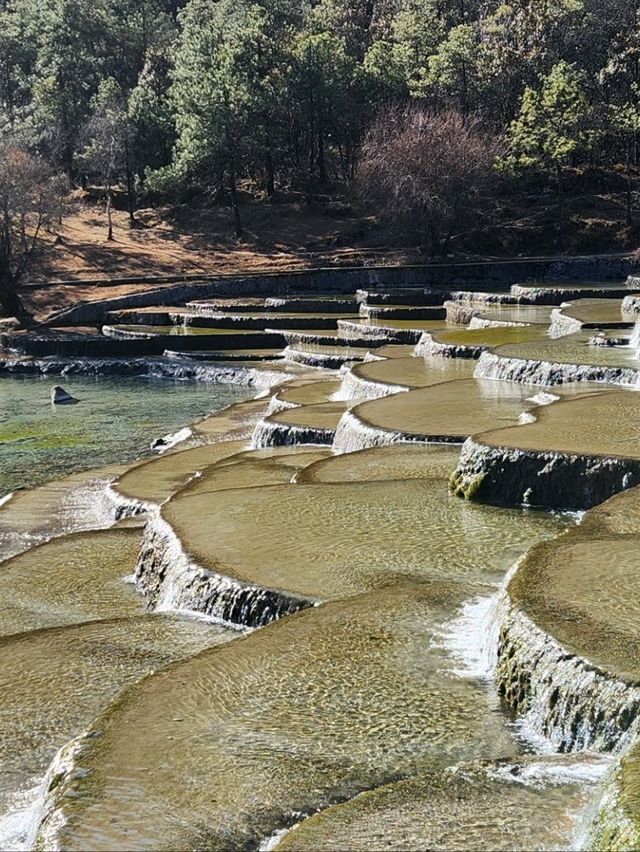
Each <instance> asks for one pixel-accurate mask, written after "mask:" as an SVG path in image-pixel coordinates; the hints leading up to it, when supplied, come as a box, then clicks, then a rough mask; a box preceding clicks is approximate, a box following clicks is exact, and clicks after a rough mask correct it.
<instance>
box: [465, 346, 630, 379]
mask: <svg viewBox="0 0 640 852" xmlns="http://www.w3.org/2000/svg"><path fill="white" fill-rule="evenodd" d="M474 376H475V378H476V379H492V380H494V381H504V382H519V383H520V384H526V385H562V384H567V383H569V382H604V383H608V384H614V385H620V386H621V387H636V386H637V385H638V384H639V383H640V369H637V368H635V367H604V366H598V365H595V364H569V363H566V364H565V363H554V362H553V361H537V360H533V359H525V358H511V357H506V356H503V355H500V354H498V353H495V352H489V351H487V352H483V353H482V354H481V355H480V359H479V361H478V364H477V366H476V369H475V371H474Z"/></svg>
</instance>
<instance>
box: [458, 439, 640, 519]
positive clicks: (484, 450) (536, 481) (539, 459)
mask: <svg viewBox="0 0 640 852" xmlns="http://www.w3.org/2000/svg"><path fill="white" fill-rule="evenodd" d="M638 483H640V460H636V459H629V458H605V457H602V456H596V455H586V454H585V455H575V454H569V453H563V452H557V451H536V450H527V449H520V448H517V447H500V446H491V445H489V444H483V443H481V439H480V438H468V439H467V440H466V441H465V443H464V445H463V447H462V452H461V454H460V460H459V462H458V467H457V468H456V470H455V471H454V472H453V474H452V475H451V483H450V484H451V489H452V491H453V492H454V494H456V495H457V496H459V497H464V498H465V499H467V500H471V499H476V500H482V501H485V502H489V503H499V504H502V505H507V506H523V505H524V506H541V507H544V508H547V509H563V510H564V509H589V508H591V507H592V506H595V505H596V504H597V503H602V501H603V500H606V499H608V498H609V497H611V496H613V495H614V494H617V493H618V492H619V491H623V490H624V489H626V488H631V487H632V486H633V485H637V484H638Z"/></svg>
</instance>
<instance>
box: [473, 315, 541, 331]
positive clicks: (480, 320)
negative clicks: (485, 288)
mask: <svg viewBox="0 0 640 852" xmlns="http://www.w3.org/2000/svg"><path fill="white" fill-rule="evenodd" d="M530 325H531V323H530V322H516V321H515V320H501V319H489V318H487V317H481V316H474V317H472V318H471V321H470V322H469V329H470V330H473V329H478V328H523V327H527V326H530Z"/></svg>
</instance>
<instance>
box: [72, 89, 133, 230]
mask: <svg viewBox="0 0 640 852" xmlns="http://www.w3.org/2000/svg"><path fill="white" fill-rule="evenodd" d="M93 105H94V109H95V113H94V115H93V116H92V117H91V118H90V119H89V121H88V122H87V124H86V126H85V128H84V131H83V134H82V135H83V137H84V139H85V143H86V144H85V147H84V150H83V151H82V153H81V155H80V160H81V162H83V164H84V166H85V168H87V169H88V170H89V171H90V172H91V173H92V174H93V175H94V176H95V177H97V178H98V179H99V180H100V182H101V183H102V185H103V187H104V192H105V195H106V197H107V209H106V213H107V240H109V241H111V240H113V222H112V212H113V188H114V185H115V184H116V183H117V182H118V179H119V177H120V176H121V175H123V174H125V173H126V175H127V188H128V198H129V218H130V221H131V222H132V223H133V222H134V215H133V206H132V187H131V170H130V168H129V145H130V143H129V127H128V120H127V115H126V110H125V105H124V101H123V99H122V95H121V94H120V91H119V88H118V87H117V86H116V84H115V83H114V81H113V80H111V79H109V80H107V81H106V82H105V85H104V86H103V87H102V89H101V91H100V92H99V93H98V95H97V96H96V98H94V101H93Z"/></svg>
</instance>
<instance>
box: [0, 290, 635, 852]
mask: <svg viewBox="0 0 640 852" xmlns="http://www.w3.org/2000/svg"><path fill="white" fill-rule="evenodd" d="M629 292H630V293H632V292H633V291H632V290H629ZM567 293H570V294H571V297H572V298H573V299H575V300H576V301H575V302H574V303H573V305H569V306H567V307H566V308H565V307H563V308H561V309H559V310H561V311H562V312H563V314H566V316H567V317H568V322H569V323H571V322H577V323H580V322H582V323H583V324H584V323H586V324H587V325H588V327H589V329H590V330H589V331H588V332H587V331H580V332H577V333H575V334H569V335H565V336H562V337H559V338H557V339H556V338H554V337H551V336H550V335H549V334H548V332H549V331H550V329H551V325H552V324H553V323H555V331H557V330H558V328H559V326H558V323H560V325H562V323H563V322H564V318H561V319H560V320H558V314H557V313H556V311H557V310H558V308H557V305H558V304H559V300H561V296H563V295H567ZM624 293H625V288H624V285H623V284H617V285H610V284H595V283H589V284H586V285H580V284H569V285H562V284H557V285H554V284H553V283H552V284H550V285H548V286H547V285H545V284H538V283H537V284H535V286H530V287H520V288H518V287H514V288H513V290H512V291H511V292H510V293H499V292H496V293H485V294H479V295H476V296H475V302H474V298H472V297H473V294H468V293H465V292H458V293H454V294H452V293H450V292H449V291H445V290H443V291H442V294H441V297H440V298H439V297H438V293H437V292H434V290H433V289H432V290H429V291H426V290H424V291H421V290H420V289H419V288H415V289H413V290H402V289H397V290H393V291H391V290H389V291H385V290H383V289H381V288H378V289H377V290H372V291H359V292H358V293H357V294H355V293H354V294H348V295H347V296H344V295H342V296H341V295H336V296H331V295H329V294H327V295H322V296H318V295H317V294H313V295H308V296H305V295H304V294H299V295H298V296H296V297H289V296H285V297H278V298H277V299H267V300H265V299H259V298H257V297H256V298H245V299H236V300H229V299H226V300H225V299H222V300H216V299H207V300H206V301H198V300H195V301H193V302H192V303H189V304H187V305H183V306H180V305H176V306H175V307H174V308H171V309H166V308H162V307H159V308H157V309H153V308H148V309H142V310H140V311H138V312H136V311H135V309H134V310H127V311H125V312H119V313H117V312H116V315H114V316H113V317H108V316H105V323H106V324H107V325H108V321H113V322H116V326H117V329H118V333H120V331H121V330H123V340H122V346H123V352H122V353H117V352H115V350H110V352H111V354H110V355H109V357H106V358H105V357H103V354H102V350H100V351H99V352H98V351H96V354H95V355H94V356H93V357H91V355H87V354H86V352H85V349H86V347H87V346H89V347H90V346H91V342H89V343H87V340H86V339H85V340H84V341H83V342H82V347H83V348H82V349H81V351H80V350H79V351H78V352H77V353H73V351H72V350H73V347H74V345H75V344H74V337H73V330H72V329H70V330H67V331H62V332H56V333H55V335H54V337H55V348H54V343H53V338H52V351H51V354H50V356H47V354H46V353H45V354H44V355H43V352H42V347H43V346H45V347H46V334H43V333H39V337H38V342H37V344H34V347H35V348H34V352H33V353H31V354H33V355H36V354H37V357H30V354H29V349H30V347H31V345H32V344H31V342H30V337H29V332H27V333H22V334H21V333H18V335H17V336H11V338H10V342H11V343H12V344H15V345H14V346H12V348H13V349H15V350H16V351H17V352H18V354H16V351H14V352H12V353H10V354H7V357H6V358H5V359H4V360H0V370H1V371H2V372H0V400H1V401H2V403H3V404H2V407H1V408H0V483H1V485H0V494H2V493H5V494H7V495H8V497H7V498H5V499H4V500H3V501H2V502H0V560H2V564H1V566H0V682H1V683H2V695H3V700H2V710H1V713H0V718H1V719H2V725H1V726H0V745H1V746H2V748H0V767H1V768H2V770H3V771H2V773H1V775H0V779H1V780H0V848H2V849H11V850H13V849H17V850H24V849H31V848H35V849H67V850H85V849H92V850H130V849H131V850H136V849H140V850H142V849H144V850H152V849H156V850H172V851H173V850H176V852H178V850H179V852H182V850H199V849H211V850H214V849H219V850H228V849H264V850H267V849H281V850H298V849H299V850H314V852H315V850H338V849H340V850H354V852H355V850H360V849H363V848H371V849H372V850H378V849H380V850H381V849H385V850H386V849H397V850H404V849H414V850H423V849H442V850H453V849H459V848H465V849H470V850H493V849H504V850H509V849H540V850H543V849H544V850H550V849H557V850H565V849H581V848H584V849H592V848H594V849H596V848H597V849H633V848H637V846H638V845H639V844H640V805H639V804H638V802H639V801H640V798H639V797H638V796H637V789H638V785H640V770H639V769H638V767H639V766H640V761H639V760H638V758H637V754H638V749H640V744H639V743H638V733H639V728H640V688H639V687H638V682H639V681H640V673H638V671H637V669H638V659H639V658H640V646H639V643H640V620H639V619H638V612H637V599H638V595H637V591H638V590H637V585H638V584H637V581H636V579H635V572H634V566H635V554H636V553H637V547H638V544H639V543H640V538H639V536H640V508H639V507H640V461H638V441H637V438H638V435H639V434H640V433H639V431H638V430H639V429H640V426H638V423H640V396H638V395H637V392H636V390H635V388H636V386H637V385H638V381H637V377H638V375H640V373H638V370H639V369H640V367H639V366H638V365H640V362H639V361H638V360H637V357H636V355H637V353H636V350H635V348H634V347H633V346H632V345H631V344H630V343H629V339H630V337H631V333H630V332H629V335H628V336H627V337H621V338H620V339H618V338H614V337H611V338H610V339H609V340H607V344H608V345H606V346H604V345H594V343H593V340H592V338H593V335H594V333H595V334H597V333H598V330H599V329H609V331H607V334H609V335H611V334H613V332H611V330H610V329H611V324H612V322H613V323H615V322H616V318H617V316H618V314H619V313H620V311H621V298H622V295H623V294H624ZM451 298H453V299H454V304H455V303H456V301H455V300H457V303H458V304H460V305H463V306H467V307H468V306H471V307H473V310H471V311H467V312H466V314H465V311H460V312H459V316H460V317H463V316H466V318H467V321H468V322H470V323H471V324H472V325H473V326H474V327H472V328H466V327H463V326H457V327H456V326H455V325H452V324H451V322H450V321H449V322H448V321H446V320H445V319H443V315H444V313H445V311H447V310H449V309H448V308H445V307H444V303H445V302H448V304H449V300H450V299H451ZM501 300H503V302H504V303H501ZM519 300H521V301H519ZM585 300H586V301H585ZM628 304H629V305H631V307H630V308H629V310H632V307H633V300H631V301H630V302H628ZM476 308H477V310H476ZM357 310H359V312H360V315H359V317H356V312H357ZM167 312H169V313H171V312H173V314H175V315H176V316H179V317H180V322H181V323H184V325H182V324H181V325H179V326H175V325H166V326H163V325H162V324H161V325H150V324H149V325H148V323H149V322H158V321H160V320H163V317H164V315H165V314H167ZM552 312H553V313H552ZM452 313H454V314H455V311H452ZM631 316H632V315H631ZM151 317H153V319H150V318H151ZM430 317H433V319H430ZM632 319H633V316H632ZM274 321H275V322H276V323H279V322H283V323H284V324H285V325H286V324H290V325H291V328H289V329H287V328H284V330H283V331H282V334H281V337H282V339H284V341H285V342H286V343H287V346H286V347H285V348H284V349H283V350H281V351H280V350H277V349H276V348H272V349H264V348H260V346H257V348H255V349H251V348H248V347H246V346H245V345H244V344H243V343H238V341H239V340H241V338H242V336H243V335H244V336H246V335H247V334H249V333H250V334H254V335H256V336H259V335H261V334H262V333H263V332H264V336H265V338H267V337H268V335H267V331H268V329H269V327H270V323H271V324H273V322H274ZM625 321H626V318H625ZM217 322H219V323H220V329H218V328H213V329H212V328H211V324H212V323H213V324H214V325H215V324H216V323H217ZM500 322H520V323H527V324H526V325H519V326H509V325H507V326H504V325H503V326H499V327H495V326H498V325H499V323H500ZM234 323H237V326H238V329H239V330H238V331H235V330H234V328H233V325H234ZM248 326H250V327H251V331H250V332H249V331H247V330H246V329H247V327H248ZM478 326H479V327H478ZM563 328H564V330H565V331H566V326H563ZM172 329H173V331H172ZM109 333H111V332H109V331H107V334H109ZM554 333H555V332H554ZM165 334H166V335H167V337H168V336H169V335H173V336H174V337H181V338H182V342H183V343H184V345H185V347H186V348H185V351H184V352H181V355H180V357H176V354H175V353H171V354H169V355H167V356H164V357H162V356H160V357H159V356H158V339H159V338H162V337H163V336H164V335H165ZM65 335H66V337H65ZM206 335H209V337H210V341H211V342H210V343H207V347H209V348H208V349H206V350H204V351H203V350H202V343H201V342H199V340H200V341H201V339H202V338H203V336H206ZM234 335H236V337H237V340H234ZM61 337H63V338H64V339H65V340H66V342H65V344H64V345H65V347H67V349H68V350H69V355H68V356H64V357H63V356H60V354H59V352H60V346H59V340H60V338H61ZM216 339H217V340H218V341H219V343H216ZM132 340H133V341H134V344H135V349H134V350H129V349H126V347H127V346H129V345H130V344H131V341H132ZM190 340H193V341H194V343H193V346H194V349H195V350H197V355H196V354H195V352H194V353H192V354H194V355H195V357H192V358H189V357H188V356H189V354H190V348H189V347H190ZM111 342H112V343H113V344H114V345H116V343H115V342H114V341H113V338H111ZM147 343H148V346H149V350H148V355H153V357H152V358H151V359H149V358H148V357H146V356H145V348H144V347H145V346H146V345H147ZM78 346H80V343H78ZM36 349H37V353H36V351H35V350H36ZM125 349H126V351H125ZM20 351H23V352H25V353H27V354H24V355H20V354H19V352H20ZM131 352H133V353H134V354H133V356H132V355H131ZM114 353H115V354H114ZM238 353H241V357H240V356H239V354H238ZM60 374H62V375H60ZM150 376H154V377H155V378H150ZM160 377H162V378H160ZM54 383H60V384H62V385H63V386H64V387H65V389H66V390H68V391H69V392H70V393H71V394H72V395H73V396H74V397H77V399H78V402H77V404H74V405H69V406H52V405H51V403H50V401H49V391H50V388H51V386H52V385H53V384H54ZM163 436H170V437H169V438H168V439H167V440H165V442H164V443H162V444H161V445H160V447H159V448H158V449H156V450H155V451H153V452H152V451H151V450H150V449H149V447H150V445H151V444H152V442H154V440H155V439H157V438H162V437H163ZM461 497H464V498H465V499H461ZM577 510H580V511H577ZM585 510H586V511H585Z"/></svg>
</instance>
